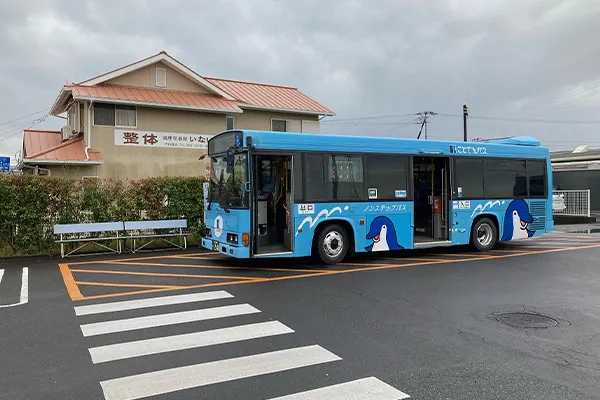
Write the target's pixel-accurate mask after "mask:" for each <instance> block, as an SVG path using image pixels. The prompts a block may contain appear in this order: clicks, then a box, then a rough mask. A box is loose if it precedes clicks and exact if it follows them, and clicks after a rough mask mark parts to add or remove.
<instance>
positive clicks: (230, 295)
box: [0, 234, 600, 400]
mask: <svg viewBox="0 0 600 400" xmlns="http://www.w3.org/2000/svg"><path fill="white" fill-rule="evenodd" d="M599 256H600V237H598V236H594V235H563V234H561V235H552V236H550V235H549V236H547V237H545V238H542V239H540V240H537V241H535V242H527V243H526V244H523V245H512V246H503V247H500V248H499V249H498V250H497V251H494V252H492V253H489V254H485V255H482V254H474V253H471V252H470V249H468V248H466V249H465V248H461V249H443V250H439V251H435V252H434V251H429V252H403V253H398V254H393V255H390V257H377V258H375V257H372V256H362V257H359V258H358V259H356V260H353V262H351V263H347V264H343V265H339V266H336V267H333V268H325V267H323V266H315V265H307V264H306V263H305V260H302V261H299V262H289V261H282V260H275V261H271V262H261V263H251V264H249V263H247V262H246V263H244V262H235V261H233V260H230V259H223V258H221V257H220V256H218V255H212V254H207V253H201V252H199V251H197V249H193V250H192V251H188V252H186V253H175V252H161V253H157V254H150V255H146V254H145V255H143V256H138V255H136V256H132V255H124V256H121V257H116V258H104V259H102V258H90V257H80V258H70V259H68V261H64V260H61V259H47V258H46V259H20V260H11V261H6V260H5V261H0V271H1V272H0V273H1V274H2V276H3V277H2V279H1V280H0V306H2V305H10V306H8V307H0V359H1V360H2V363H1V364H0V369H1V371H2V373H1V374H0V388H1V389H0V398H1V399H11V400H17V399H28V400H29V399H49V400H53V399H57V400H58V399H61V400H62V399H106V400H117V399H133V398H144V399H155V400H158V399H223V400H229V399H236V400H239V399H244V400H259V399H263V400H267V399H275V398H280V397H283V396H287V395H289V397H285V399H286V400H298V399H332V400H335V399H342V398H343V399H363V400H383V399H386V400H389V399H400V398H407V397H406V396H410V398H411V399H469V400H471V399H482V400H485V399H507V398H510V399H560V400H564V399H600V262H598V258H599ZM59 264H61V265H60V267H59ZM24 267H26V268H27V271H28V272H27V273H26V274H25V275H27V276H26V285H24V284H23V282H24V279H25V278H24ZM24 287H26V302H23V288H24ZM132 300H140V301H133V302H132ZM19 303H21V304H19ZM523 311H528V312H533V313H540V314H543V315H546V316H550V317H552V318H553V319H554V321H556V322H555V323H556V326H553V327H550V328H546V329H522V328H515V327H511V326H508V325H505V324H503V323H501V322H499V321H498V320H497V317H498V316H499V315H500V314H502V313H504V312H523ZM315 389H320V390H317V391H313V392H309V391H311V390H315ZM319 396H320V397H319ZM352 396H354V397H352ZM360 396H362V397H360Z"/></svg>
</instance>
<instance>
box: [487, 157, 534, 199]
mask: <svg viewBox="0 0 600 400" xmlns="http://www.w3.org/2000/svg"><path fill="white" fill-rule="evenodd" d="M485 195H486V197H487V198H488V199H512V198H515V197H526V196H527V174H526V171H525V160H498V159H489V160H485Z"/></svg>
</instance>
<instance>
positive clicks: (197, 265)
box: [109, 262, 329, 273]
mask: <svg viewBox="0 0 600 400" xmlns="http://www.w3.org/2000/svg"><path fill="white" fill-rule="evenodd" d="M109 264H119V265H142V266H148V267H175V268H207V269H237V270H246V271H248V270H250V271H277V272H323V273H327V272H329V270H327V269H302V268H264V267H239V266H228V265H203V264H194V265H190V264H166V263H134V262H111V263H109Z"/></svg>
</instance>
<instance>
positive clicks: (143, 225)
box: [124, 219, 189, 253]
mask: <svg viewBox="0 0 600 400" xmlns="http://www.w3.org/2000/svg"><path fill="white" fill-rule="evenodd" d="M124 226H125V231H126V232H127V233H128V235H127V238H128V239H131V240H132V241H133V246H132V248H131V251H132V252H133V253H135V252H136V251H140V250H142V249H143V248H144V247H146V246H148V245H149V244H150V243H152V242H154V241H155V240H157V239H162V240H163V241H165V242H167V243H169V244H171V245H173V246H175V247H176V248H178V249H182V250H185V249H186V248H187V235H189V233H186V232H183V228H187V219H169V220H161V221H125V223H124ZM157 229H161V230H169V232H165V233H155V232H153V233H142V232H144V231H146V232H147V231H154V230H157ZM173 230H175V231H173ZM173 237H179V244H176V243H174V242H173V241H171V240H169V239H167V238H173ZM136 239H151V240H150V241H149V242H148V243H146V244H144V245H142V246H140V247H139V248H138V247H136V245H135V242H136ZM182 240H183V244H182V243H181V242H182Z"/></svg>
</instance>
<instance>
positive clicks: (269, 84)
mask: <svg viewBox="0 0 600 400" xmlns="http://www.w3.org/2000/svg"><path fill="white" fill-rule="evenodd" d="M203 78H204V79H207V80H210V79H212V80H215V81H224V82H237V83H246V84H248V85H257V86H271V87H279V88H284V89H294V90H298V88H297V87H294V86H285V85H274V84H272V83H260V82H250V81H241V80H239V79H224V78H213V77H209V76H203Z"/></svg>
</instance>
